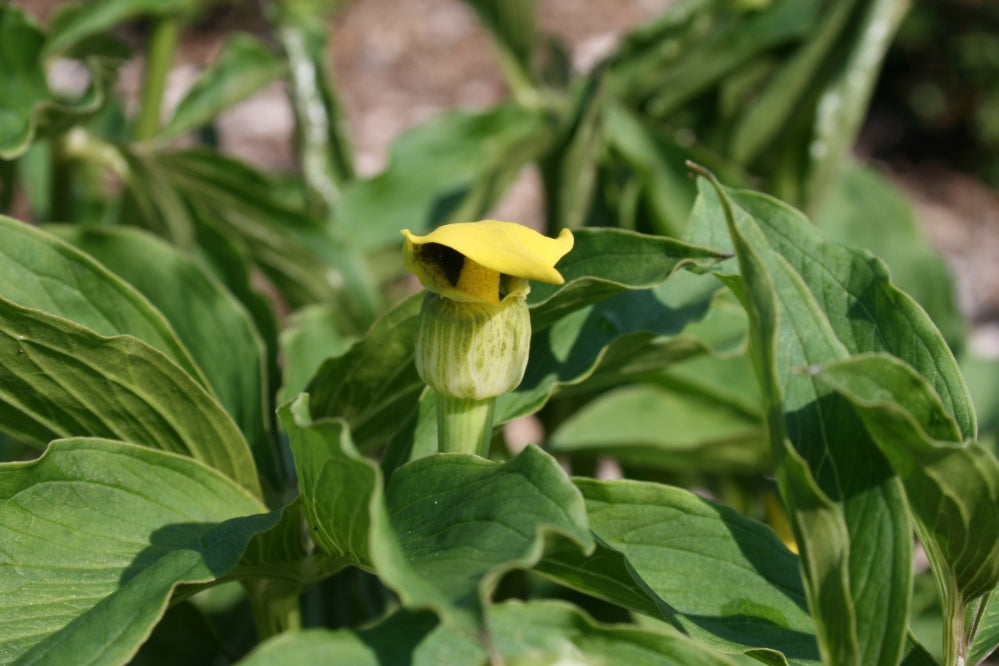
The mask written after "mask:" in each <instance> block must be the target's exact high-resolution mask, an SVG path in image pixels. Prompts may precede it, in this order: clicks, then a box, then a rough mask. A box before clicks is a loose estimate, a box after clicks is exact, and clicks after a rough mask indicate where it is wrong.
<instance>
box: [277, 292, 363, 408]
mask: <svg viewBox="0 0 999 666" xmlns="http://www.w3.org/2000/svg"><path fill="white" fill-rule="evenodd" d="M337 316H338V313H337V311H336V310H335V309H333V308H331V307H330V306H328V305H326V304H319V303H317V304H315V305H311V306H306V307H304V308H302V309H301V310H297V311H295V312H293V313H292V314H291V316H290V317H289V318H288V322H287V324H286V325H285V327H284V329H283V330H282V331H281V338H280V340H281V356H282V359H283V364H282V366H283V380H282V382H281V391H280V396H283V397H284V399H285V400H290V399H291V398H293V397H294V396H296V395H298V394H299V393H300V392H302V391H304V390H306V387H307V386H308V384H309V381H310V380H311V379H312V377H313V376H315V374H316V371H317V370H318V369H319V367H320V366H321V365H322V364H323V363H324V362H325V361H326V359H328V358H333V357H336V356H340V355H342V354H344V353H346V351H347V350H348V349H349V348H350V345H351V343H352V342H353V341H352V340H351V339H349V338H347V337H345V336H344V335H343V334H342V333H341V332H340V330H339V329H338V328H337ZM280 396H279V401H282V400H281V398H280Z"/></svg>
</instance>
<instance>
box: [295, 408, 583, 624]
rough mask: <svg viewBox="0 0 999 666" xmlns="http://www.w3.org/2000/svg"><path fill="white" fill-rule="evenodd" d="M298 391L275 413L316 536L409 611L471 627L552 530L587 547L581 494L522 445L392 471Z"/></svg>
mask: <svg viewBox="0 0 999 666" xmlns="http://www.w3.org/2000/svg"><path fill="white" fill-rule="evenodd" d="M308 409H309V405H308V399H307V397H306V396H304V395H303V396H302V397H300V398H298V399H297V400H296V401H295V402H293V403H291V404H290V405H286V406H285V407H283V408H282V409H281V419H282V422H283V423H284V424H285V427H286V429H287V430H288V432H289V435H290V438H291V447H292V452H293V453H294V456H295V469H296V470H297V471H298V474H299V481H300V487H301V489H302V491H301V492H302V501H303V507H304V509H305V512H306V515H307V516H308V519H309V524H310V525H311V527H312V535H313V538H314V539H315V541H316V543H317V544H319V545H320V546H321V547H322V548H323V549H324V550H325V551H326V552H327V554H329V555H330V556H331V557H334V558H340V559H341V561H342V562H343V563H344V564H345V565H346V564H354V565H357V566H360V567H362V568H365V569H372V570H374V571H375V572H376V573H377V574H378V576H379V577H380V578H381V579H382V581H383V582H385V583H386V584H387V585H389V586H390V587H391V588H392V589H393V590H394V591H395V592H396V593H397V594H398V595H399V597H400V598H401V600H402V602H403V604H404V605H405V606H406V607H408V608H429V609H431V610H433V611H434V612H435V613H437V614H438V615H439V616H440V617H441V618H442V619H443V620H444V622H445V623H447V624H448V625H449V626H454V627H457V628H458V629H459V630H461V631H463V632H465V633H467V634H468V635H470V636H476V635H479V632H480V630H481V626H482V623H483V622H484V616H483V612H484V611H483V606H484V604H485V603H486V601H487V597H488V595H489V594H490V593H491V591H492V587H493V586H494V585H495V583H496V582H497V581H498V580H499V578H500V576H501V575H502V574H503V573H505V572H506V571H509V570H511V569H514V568H527V567H530V566H531V565H533V564H534V563H535V562H537V560H538V559H539V558H540V557H541V555H542V551H543V548H544V545H545V543H546V541H547V540H548V538H550V537H549V535H556V534H557V535H561V536H563V537H565V538H569V539H572V540H574V541H575V542H577V543H578V544H580V546H581V547H583V548H586V547H592V546H591V543H592V542H591V541H590V536H589V532H588V530H587V529H586V513H585V510H584V508H583V504H582V498H581V497H580V496H579V493H578V491H576V489H575V488H574V487H573V486H572V484H571V483H570V482H569V480H568V479H567V478H566V477H565V473H564V472H563V471H562V469H561V468H560V467H559V466H558V463H556V462H555V461H554V459H552V458H551V457H550V456H548V455H546V454H544V453H542V452H541V451H540V450H538V449H536V448H529V449H527V450H525V452H523V453H521V454H520V455H519V456H518V457H516V458H514V459H513V460H511V461H509V462H507V463H505V464H498V463H493V462H490V461H488V460H485V459H482V458H478V457H475V456H464V455H457V454H454V455H436V456H428V457H425V458H421V459H419V460H416V461H413V462H411V463H409V464H407V465H403V466H402V467H400V468H398V469H397V470H395V473H394V474H393V476H392V479H391V483H390V484H389V486H388V488H387V489H385V490H384V491H383V481H382V475H381V472H380V470H379V469H378V467H377V465H375V464H374V463H373V462H372V461H370V460H368V459H366V458H363V457H362V456H360V455H359V454H358V453H357V451H356V449H354V447H353V444H352V443H351V442H350V437H349V434H348V432H347V430H346V428H345V425H344V423H343V421H340V420H332V419H325V420H319V421H315V422H314V421H312V418H311V416H310V415H309V413H308Z"/></svg>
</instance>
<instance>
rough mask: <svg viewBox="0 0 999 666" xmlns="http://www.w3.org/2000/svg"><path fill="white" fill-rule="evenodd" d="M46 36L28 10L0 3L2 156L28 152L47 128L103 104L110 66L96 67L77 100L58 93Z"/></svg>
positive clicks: (79, 117)
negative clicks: (49, 74)
mask: <svg viewBox="0 0 999 666" xmlns="http://www.w3.org/2000/svg"><path fill="white" fill-rule="evenodd" d="M44 42H45V36H44V34H43V32H42V30H41V29H40V28H39V27H38V26H37V25H35V23H34V22H33V21H32V20H31V19H29V18H28V16H27V14H25V13H24V12H22V11H21V10H20V9H17V8H15V7H13V6H10V5H8V4H6V3H5V4H3V5H0V80H2V81H4V94H3V95H2V96H0V160H12V159H14V158H16V157H18V156H20V155H22V154H24V153H25V152H26V151H27V150H28V148H30V147H31V144H32V142H34V140H35V139H36V138H37V137H38V136H39V135H40V134H42V133H43V132H45V131H47V130H55V129H59V128H62V127H66V126H68V125H69V124H71V123H72V122H74V121H77V120H80V119H82V118H85V117H87V116H89V115H91V114H93V113H96V112H97V110H98V109H99V108H100V107H101V106H102V105H103V103H104V99H105V97H104V91H105V89H106V87H107V84H108V75H109V74H110V72H109V71H105V70H104V69H102V68H100V67H96V66H95V67H91V68H90V75H91V77H92V78H93V81H92V82H91V84H90V85H89V86H88V89H87V91H86V92H85V93H84V94H83V96H82V97H80V98H79V99H77V100H72V101H71V100H65V99H62V98H60V97H58V96H56V95H54V94H53V93H52V92H51V91H50V90H49V88H48V83H47V82H46V78H45V69H44V66H45V63H44V60H43V57H42V48H43V45H44Z"/></svg>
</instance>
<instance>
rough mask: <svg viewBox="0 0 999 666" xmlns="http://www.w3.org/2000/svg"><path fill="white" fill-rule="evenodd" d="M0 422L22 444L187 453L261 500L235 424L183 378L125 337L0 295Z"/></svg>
mask: <svg viewBox="0 0 999 666" xmlns="http://www.w3.org/2000/svg"><path fill="white" fill-rule="evenodd" d="M0 395H2V400H0V415H2V418H0V423H2V426H3V429H4V430H5V431H6V432H8V433H11V434H14V435H17V436H19V437H23V438H25V439H27V440H29V441H35V442H48V441H49V440H52V439H55V438H59V437H74V436H93V437H107V438H112V439H121V440H127V441H130V442H133V443H136V444H142V445H144V446H148V447H151V448H155V449H161V450H164V451H170V452H174V453H181V454H185V455H189V456H191V457H193V458H196V459H198V460H201V461H203V462H205V463H206V464H207V465H209V466H210V467H213V468H214V469H216V470H218V471H220V472H222V473H223V474H225V475H226V476H228V477H229V478H231V479H233V480H235V481H236V482H237V483H239V484H240V485H242V486H243V487H244V488H247V489H248V490H250V491H251V492H252V493H253V494H254V495H256V496H258V497H259V496H260V493H261V489H260V481H259V479H258V478H257V472H256V466H255V465H254V463H253V457H252V455H251V453H250V449H249V447H248V446H247V444H246V440H245V439H243V436H242V435H241V434H240V432H239V429H238V428H237V427H236V424H235V423H233V421H232V419H231V418H230V417H229V415H228V414H226V413H225V411H224V410H223V409H222V407H221V406H220V405H219V404H218V402H216V401H215V399H214V398H212V397H211V396H210V395H209V394H208V393H207V392H206V391H205V389H203V388H202V387H201V386H199V385H198V384H196V383H195V382H194V380H193V379H191V377H190V375H188V374H187V373H186V372H184V371H183V370H181V369H180V368H179V367H178V366H177V365H176V364H174V363H173V362H172V361H170V360H169V359H168V358H167V357H166V356H164V355H163V354H162V353H160V352H158V351H156V350H155V349H153V348H152V347H150V346H148V345H146V344H145V343H143V342H142V341H140V340H138V339H136V338H134V337H132V336H128V335H118V336H113V337H105V336H102V335H98V334H97V333H94V332H93V331H91V330H89V329H86V328H83V327H81V326H79V325H78V324H75V323H73V322H70V321H67V320H65V319H62V318H59V317H54V316H52V315H48V314H45V313H44V312H41V311H39V310H30V309H27V308H23V307H21V306H19V305H17V304H15V303H11V302H10V301H7V300H4V299H0Z"/></svg>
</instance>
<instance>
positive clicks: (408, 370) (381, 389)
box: [306, 295, 424, 450]
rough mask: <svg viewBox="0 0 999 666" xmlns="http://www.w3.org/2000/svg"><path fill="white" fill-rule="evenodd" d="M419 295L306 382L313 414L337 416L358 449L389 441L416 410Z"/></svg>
mask: <svg viewBox="0 0 999 666" xmlns="http://www.w3.org/2000/svg"><path fill="white" fill-rule="evenodd" d="M421 302H422V295H417V296H413V297H410V298H408V299H406V300H404V301H402V302H401V303H399V304H398V305H396V306H395V307H394V308H392V309H391V310H389V311H388V312H387V313H386V314H385V315H383V316H382V317H381V318H379V319H378V320H377V321H376V322H375V324H374V325H373V326H372V327H371V330H370V331H368V334H367V335H365V336H364V337H363V338H362V339H360V340H358V341H357V342H355V343H354V344H353V345H352V346H351V347H350V349H348V350H347V351H346V352H345V353H344V354H343V355H341V356H338V357H336V358H331V359H329V360H327V361H326V362H325V363H323V365H322V366H321V367H320V368H319V370H318V371H317V372H316V374H315V376H314V377H313V378H312V381H310V382H309V385H308V388H307V389H306V391H307V392H308V393H309V394H310V396H311V401H310V403H311V405H312V408H311V411H312V415H313V418H317V419H318V418H321V417H341V418H343V419H345V420H346V421H347V422H348V423H349V424H350V428H351V432H352V434H353V435H354V438H355V441H356V442H357V445H358V447H359V448H360V449H361V450H369V449H371V448H373V447H375V446H379V445H381V444H384V443H386V442H387V441H388V439H389V438H390V437H391V436H392V434H394V433H395V431H396V430H397V429H398V428H399V427H400V426H402V425H403V423H404V422H405V421H406V419H407V418H408V417H409V416H410V415H411V414H412V413H413V412H414V411H415V410H416V408H417V406H416V402H417V398H418V397H419V395H420V393H421V392H422V391H423V386H424V385H423V381H422V380H421V379H420V377H419V375H418V374H417V372H416V364H415V363H414V361H413V350H414V347H415V345H416V333H417V327H418V324H419V313H420V304H421Z"/></svg>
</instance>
